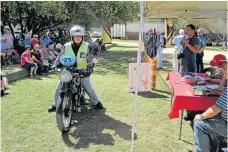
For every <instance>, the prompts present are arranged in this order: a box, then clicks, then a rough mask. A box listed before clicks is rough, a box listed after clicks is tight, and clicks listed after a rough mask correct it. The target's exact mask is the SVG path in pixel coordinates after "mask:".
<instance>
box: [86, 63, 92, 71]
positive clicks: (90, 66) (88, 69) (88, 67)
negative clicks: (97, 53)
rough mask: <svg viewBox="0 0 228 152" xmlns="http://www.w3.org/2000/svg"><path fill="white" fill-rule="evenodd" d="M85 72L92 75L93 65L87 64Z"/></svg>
mask: <svg viewBox="0 0 228 152" xmlns="http://www.w3.org/2000/svg"><path fill="white" fill-rule="evenodd" d="M87 72H89V73H92V72H93V64H88V66H87Z"/></svg>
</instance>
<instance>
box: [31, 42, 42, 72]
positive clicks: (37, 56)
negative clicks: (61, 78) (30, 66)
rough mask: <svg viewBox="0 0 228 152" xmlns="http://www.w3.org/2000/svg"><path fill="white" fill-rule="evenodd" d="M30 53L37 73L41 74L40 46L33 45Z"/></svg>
mask: <svg viewBox="0 0 228 152" xmlns="http://www.w3.org/2000/svg"><path fill="white" fill-rule="evenodd" d="M30 54H31V57H32V60H33V62H34V63H36V64H37V66H38V69H37V74H39V75H41V74H42V70H43V62H42V59H41V55H40V46H39V45H38V44H36V45H34V48H33V50H32V51H31V53H30Z"/></svg>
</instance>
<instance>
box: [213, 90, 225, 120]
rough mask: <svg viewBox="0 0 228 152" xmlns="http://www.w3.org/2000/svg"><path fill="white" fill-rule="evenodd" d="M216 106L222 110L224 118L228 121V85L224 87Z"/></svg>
mask: <svg viewBox="0 0 228 152" xmlns="http://www.w3.org/2000/svg"><path fill="white" fill-rule="evenodd" d="M216 106H217V107H218V108H219V109H221V110H222V115H221V116H222V118H223V119H224V120H226V121H227V87H224V89H223V92H222V94H221V96H220V97H219V98H218V100H217V102H216Z"/></svg>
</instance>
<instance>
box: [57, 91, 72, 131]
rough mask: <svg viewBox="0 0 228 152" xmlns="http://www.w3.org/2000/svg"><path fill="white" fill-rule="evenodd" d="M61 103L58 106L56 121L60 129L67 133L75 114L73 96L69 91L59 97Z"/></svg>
mask: <svg viewBox="0 0 228 152" xmlns="http://www.w3.org/2000/svg"><path fill="white" fill-rule="evenodd" d="M58 103H59V104H58V105H57V108H56V122H57V126H58V129H59V131H61V132H62V133H65V132H67V131H69V129H70V127H71V120H72V115H73V104H72V99H71V96H70V95H69V94H68V93H62V94H61V95H60V98H59V102H58Z"/></svg>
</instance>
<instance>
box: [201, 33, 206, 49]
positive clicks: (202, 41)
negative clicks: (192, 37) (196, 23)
mask: <svg viewBox="0 0 228 152" xmlns="http://www.w3.org/2000/svg"><path fill="white" fill-rule="evenodd" d="M199 39H200V46H199V50H200V49H201V48H202V47H204V46H206V43H207V40H206V38H205V37H204V36H200V37H199Z"/></svg>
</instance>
